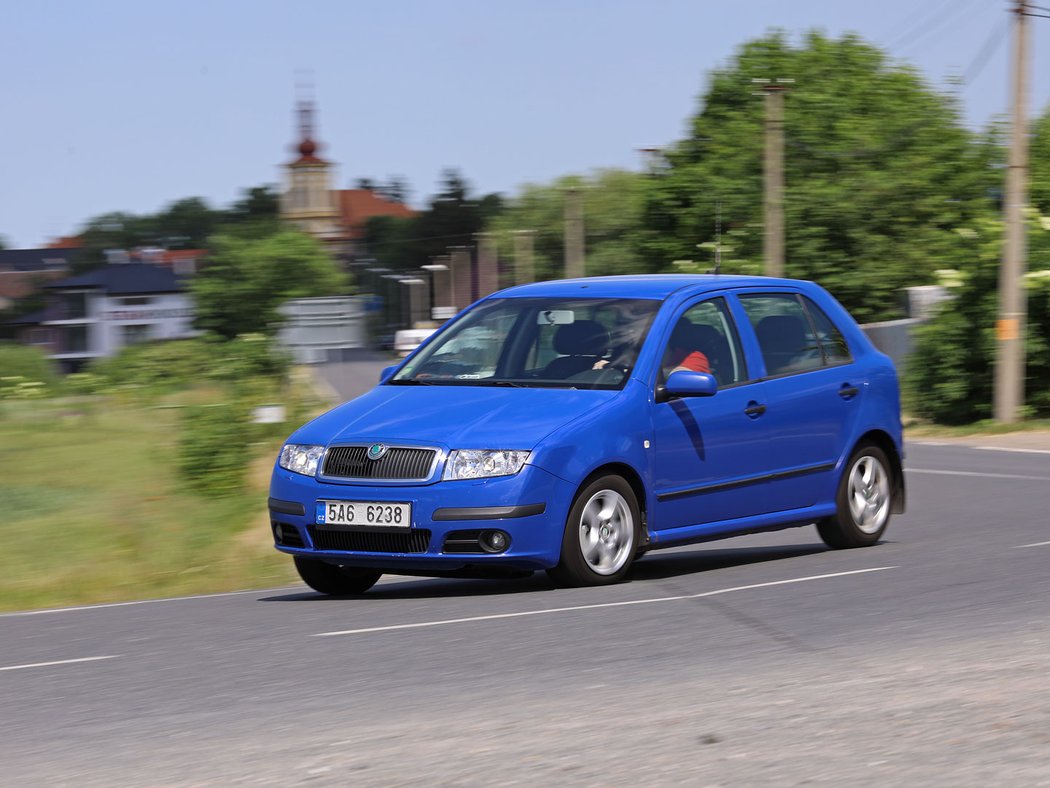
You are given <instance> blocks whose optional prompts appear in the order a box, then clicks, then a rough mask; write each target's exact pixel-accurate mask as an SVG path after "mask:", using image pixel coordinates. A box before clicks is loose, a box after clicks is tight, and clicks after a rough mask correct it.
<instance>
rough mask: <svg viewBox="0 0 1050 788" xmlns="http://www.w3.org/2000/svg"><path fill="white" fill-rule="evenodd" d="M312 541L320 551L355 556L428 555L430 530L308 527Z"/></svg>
mask: <svg viewBox="0 0 1050 788" xmlns="http://www.w3.org/2000/svg"><path fill="white" fill-rule="evenodd" d="M309 529H310V540H311V541H312V542H313V543H314V547H316V548H317V549H318V550H346V551H349V552H354V553H425V552H426V551H427V547H428V546H429V545H430V531H428V530H426V529H424V528H413V529H411V530H404V531H345V530H339V529H336V528H318V527H317V526H315V525H311V526H309Z"/></svg>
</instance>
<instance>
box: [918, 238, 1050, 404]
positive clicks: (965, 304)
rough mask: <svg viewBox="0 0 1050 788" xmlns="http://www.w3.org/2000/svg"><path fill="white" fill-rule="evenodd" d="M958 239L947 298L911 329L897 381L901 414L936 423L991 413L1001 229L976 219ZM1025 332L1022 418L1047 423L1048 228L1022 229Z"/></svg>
mask: <svg viewBox="0 0 1050 788" xmlns="http://www.w3.org/2000/svg"><path fill="white" fill-rule="evenodd" d="M975 228H976V229H972V228H971V230H970V231H968V232H965V233H962V234H961V236H962V240H963V242H964V244H965V253H964V254H963V255H962V256H961V257H960V260H961V265H960V268H959V270H957V271H951V272H946V273H949V274H950V277H949V279H950V281H949V282H946V283H947V284H949V285H950V289H951V291H952V293H953V299H952V300H951V301H949V302H946V303H945V304H943V305H942V306H941V308H940V309H939V310H938V312H937V314H936V316H935V317H934V319H932V320H931V321H930V322H928V323H926V324H925V325H923V326H921V327H920V328H919V329H918V332H917V335H916V348H915V353H914V354H913V356H912V357H911V358H910V359H909V362H908V365H907V369H906V374H905V397H906V403H907V407H908V409H909V410H910V411H911V412H913V413H915V414H916V415H918V416H921V417H923V418H926V419H930V420H932V421H936V422H939V423H942V424H966V423H970V422H974V421H978V420H981V419H987V418H990V417H991V414H992V388H993V379H994V372H995V357H996V335H995V322H996V318H997V316H998V307H999V301H998V275H999V274H998V272H999V261H1000V257H1001V251H1002V235H1003V228H1002V222H1001V221H999V220H996V219H984V220H981V221H979V222H977V223H976V225H975ZM1028 240H1029V256H1030V260H1029V266H1030V267H1031V268H1032V269H1033V270H1032V273H1029V274H1028V276H1027V277H1026V280H1025V283H1026V290H1027V294H1028V327H1027V334H1026V341H1025V349H1026V355H1027V359H1026V360H1027V366H1026V381H1025V392H1026V402H1027V411H1028V414H1029V415H1034V416H1038V417H1046V416H1050V222H1048V221H1047V220H1046V219H1045V218H1044V219H1042V220H1039V219H1036V218H1033V219H1032V221H1030V222H1029V224H1028Z"/></svg>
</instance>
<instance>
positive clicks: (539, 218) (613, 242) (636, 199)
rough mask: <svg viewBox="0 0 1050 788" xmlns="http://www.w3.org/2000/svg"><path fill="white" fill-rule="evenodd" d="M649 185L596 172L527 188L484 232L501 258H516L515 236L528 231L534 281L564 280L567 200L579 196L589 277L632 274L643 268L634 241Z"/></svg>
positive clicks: (631, 176)
mask: <svg viewBox="0 0 1050 788" xmlns="http://www.w3.org/2000/svg"><path fill="white" fill-rule="evenodd" d="M648 185H649V182H648V179H647V178H646V177H645V176H643V175H640V174H638V173H633V172H627V171H625V170H612V169H610V170H599V171H597V172H595V173H592V174H591V175H589V176H586V177H579V176H565V177H562V178H559V179H558V180H556V181H555V182H554V183H552V184H550V185H535V184H531V185H527V186H525V187H524V188H523V189H522V190H521V192H520V194H518V195H517V196H515V197H514V198H512V199H510V200H508V201H507V202H506V204H505V206H504V210H503V212H502V213H500V214H499V215H498V216H496V217H495V218H494V219H493V220H492V221H490V222H489V223H488V225H487V227H486V229H487V230H489V231H491V232H495V233H496V234H497V241H498V243H499V248H500V257H501V258H502V259H505V260H511V259H513V256H514V232H515V231H517V230H531V231H532V232H533V233H534V236H533V258H534V264H535V270H536V278H537V279H550V278H558V277H561V276H563V272H564V261H565V195H566V192H567V190H569V189H579V190H580V191H581V193H582V195H583V198H582V199H583V215H584V232H585V235H586V243H585V248H586V272H587V274H589V275H592V276H598V275H606V274H624V273H635V272H638V271H639V270H641V266H642V262H641V259H640V258H639V255H638V251H637V239H638V233H639V231H640V226H641V221H642V216H643V211H644V208H645V200H646V190H647V188H648Z"/></svg>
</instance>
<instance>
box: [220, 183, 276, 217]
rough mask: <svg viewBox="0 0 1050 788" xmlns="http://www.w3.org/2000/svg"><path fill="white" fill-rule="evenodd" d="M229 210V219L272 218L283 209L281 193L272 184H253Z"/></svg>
mask: <svg viewBox="0 0 1050 788" xmlns="http://www.w3.org/2000/svg"><path fill="white" fill-rule="evenodd" d="M241 194H242V197H241V199H239V200H237V201H236V202H234V204H233V205H232V206H230V210H229V211H227V212H226V213H227V219H228V220H234V221H238V220H250V219H272V218H274V217H276V216H277V215H278V214H279V213H280V210H281V195H280V192H279V191H277V188H276V187H275V186H273V185H272V184H265V185H263V186H253V187H251V188H250V189H245V190H243V191H242V192H241Z"/></svg>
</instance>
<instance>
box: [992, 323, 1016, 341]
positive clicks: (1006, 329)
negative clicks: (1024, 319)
mask: <svg viewBox="0 0 1050 788" xmlns="http://www.w3.org/2000/svg"><path fill="white" fill-rule="evenodd" d="M995 331H996V334H998V338H999V341H1000V342H1009V341H1010V340H1012V339H1017V337H1018V331H1017V318H1016V317H1008V318H1006V319H1005V320H1000V321H998V322H997V323H996V324H995Z"/></svg>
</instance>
